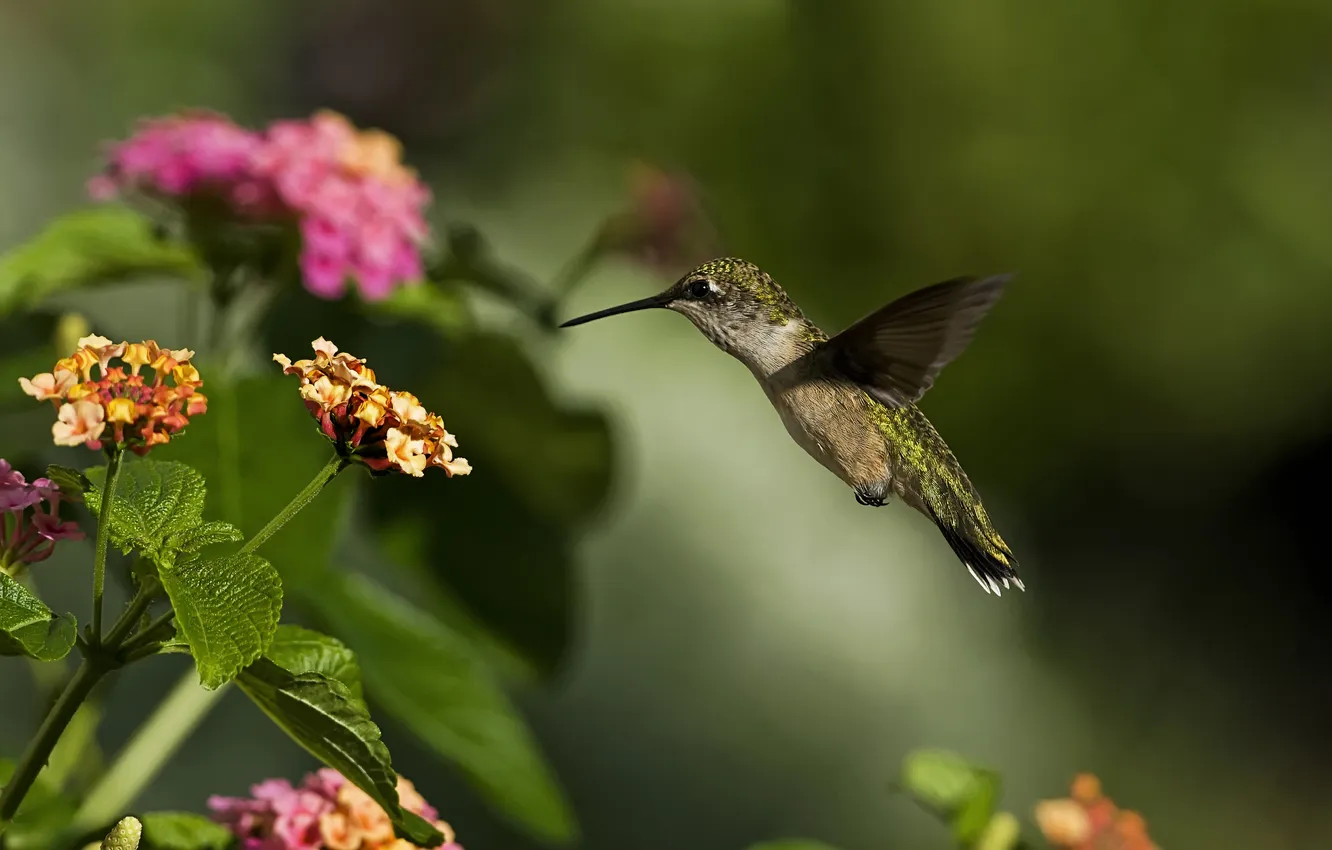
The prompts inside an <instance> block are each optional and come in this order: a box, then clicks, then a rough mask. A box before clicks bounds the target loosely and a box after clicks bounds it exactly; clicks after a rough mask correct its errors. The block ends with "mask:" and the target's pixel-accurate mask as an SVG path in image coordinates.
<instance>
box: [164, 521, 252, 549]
mask: <svg viewBox="0 0 1332 850" xmlns="http://www.w3.org/2000/svg"><path fill="white" fill-rule="evenodd" d="M243 539H245V538H244V535H242V534H241V530H240V529H239V528H237V527H236V526H234V525H232V524H231V523H229V522H204V523H200V524H199V525H196V526H194V527H193V528H186V529H182V530H181V531H175V532H172V533H171V534H169V535H168V536H167V540H166V548H168V549H175V550H177V551H180V552H197V551H199V550H200V549H202V548H204V547H205V546H212V545H213V544H215V543H237V542H239V541H241V540H243Z"/></svg>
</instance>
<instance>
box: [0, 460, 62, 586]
mask: <svg viewBox="0 0 1332 850" xmlns="http://www.w3.org/2000/svg"><path fill="white" fill-rule="evenodd" d="M60 498H61V494H60V488H58V487H56V486H55V484H53V483H51V481H50V479H47V478H38V479H37V480H36V481H33V482H32V483H31V484H29V483H28V482H27V481H26V480H25V479H24V477H23V473H21V472H19V471H18V470H17V469H14V467H12V466H10V465H9V462H8V461H6V460H4V459H3V458H0V570H4V571H5V572H7V573H10V574H11V575H13V574H16V573H17V572H18V571H19V570H20V569H22V568H23V567H24V566H26V565H28V564H35V563H37V562H39V561H45V560H46V559H47V558H49V557H51V552H52V551H53V550H54V549H55V544H56V541H58V540H82V539H83V532H82V531H80V530H79V527H78V525H77V524H76V523H73V522H65V521H62V520H61V519H60V514H59V508H60Z"/></svg>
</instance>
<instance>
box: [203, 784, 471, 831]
mask: <svg viewBox="0 0 1332 850" xmlns="http://www.w3.org/2000/svg"><path fill="white" fill-rule="evenodd" d="M250 795H251V796H250V797H216V796H215V797H210V798H209V799H208V808H209V809H210V810H211V811H212V812H213V819H214V820H216V821H217V822H218V823H221V824H223V825H224V826H226V827H227V828H228V829H229V830H231V832H232V833H233V834H234V835H236V836H237V837H238V838H239V839H240V841H241V843H240V847H241V850H415V848H416V845H414V844H412V843H410V842H409V841H407V840H406V839H403V838H398V837H397V836H396V835H395V834H394V832H393V824H392V823H391V822H390V821H389V817H388V814H387V813H386V812H385V811H384V809H383V808H381V807H380V805H379V804H378V803H376V802H375V801H374V800H373V799H371V798H370V795H368V794H366V793H365V792H364V791H362V790H361V789H360V788H358V787H356V786H355V785H353V784H352V783H350V782H348V781H347V780H346V779H345V778H344V777H343V776H342V774H340V773H338V772H337V771H336V770H333V769H331V768H327V767H325V768H321V769H320V770H318V771H315V772H314V773H310V774H307V775H306V777H305V779H304V780H303V781H302V783H301V785H300V786H299V787H293V786H292V784H291V783H290V782H288V781H287V780H285V779H269V780H267V781H264V782H261V783H259V784H258V785H255V786H253V787H251V788H250ZM398 803H399V805H401V806H402V807H403V808H404V809H406V810H407V811H409V812H412V813H413V814H417V815H420V816H421V817H423V818H425V819H426V820H428V821H430V822H432V823H433V824H434V825H435V828H436V829H438V830H439V831H440V832H442V833H444V840H445V843H444V844H443V845H442V847H441V848H440V850H462V846H461V845H460V844H457V843H456V842H455V841H454V838H455V836H454V834H453V829H452V827H450V826H449V825H448V824H447V823H445V822H444V821H442V820H439V813H438V812H437V811H436V810H435V809H434V808H433V807H431V806H430V805H429V804H428V803H426V801H425V800H424V799H422V797H421V795H420V794H419V793H417V791H416V788H415V787H414V786H413V785H412V783H411V782H410V781H408V780H407V779H405V778H403V777H401V776H399V777H398Z"/></svg>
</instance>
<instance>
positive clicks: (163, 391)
mask: <svg viewBox="0 0 1332 850" xmlns="http://www.w3.org/2000/svg"><path fill="white" fill-rule="evenodd" d="M193 356H194V352H193V351H190V350H189V349H184V348H183V349H179V350H172V349H167V348H161V347H159V346H158V344H157V343H156V342H154V341H153V340H147V341H144V342H134V343H125V342H119V343H112V342H111V340H109V339H107V338H106V337H104V336H85V337H83V338H82V339H80V340H79V341H78V348H77V349H76V350H75V351H74V353H73V354H72V355H70V356H69V357H66V358H63V359H62V360H60V361H58V362H57V363H56V364H55V368H54V369H52V370H51V371H50V372H43V373H42V374H40V375H36V376H34V377H32V378H19V386H21V387H22V388H23V391H24V392H25V393H27V394H28V395H30V396H32V397H33V398H35V399H37V400H38V401H50V402H51V403H52V404H53V405H54V406H55V409H56V422H55V424H54V425H52V426H51V436H52V437H53V438H54V440H55V444H56V445H57V446H87V447H88V448H90V449H93V450H100V449H101V448H102V446H103V444H105V443H107V442H110V443H111V444H112V445H114V446H118V447H123V448H129V449H130V450H131V451H133V452H134V453H135V454H140V455H142V454H147V452H148V450H149V449H151V448H152V447H153V446H156V445H161V444H162V443H165V442H168V441H169V440H170V439H171V437H172V435H174V434H176V433H178V432H179V431H180V430H181V429H182V428H184V427H185V426H186V425H188V424H189V422H190V417H192V416H198V415H200V414H202V413H205V412H206V411H207V410H208V398H207V397H206V396H205V395H204V394H203V393H201V392H199V388H200V387H201V386H203V379H202V378H201V377H199V370H198V369H196V368H194V366H193V365H192V364H191V363H190V358H192V357H193ZM115 360H119V361H120V365H116V366H112V365H111V364H112V361H115ZM127 370H128V371H127Z"/></svg>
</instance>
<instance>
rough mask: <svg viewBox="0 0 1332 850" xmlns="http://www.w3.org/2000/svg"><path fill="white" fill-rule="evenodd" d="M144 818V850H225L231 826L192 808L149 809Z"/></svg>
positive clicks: (142, 819)
mask: <svg viewBox="0 0 1332 850" xmlns="http://www.w3.org/2000/svg"><path fill="white" fill-rule="evenodd" d="M139 820H141V821H142V822H143V844H144V848H145V850H226V848H228V847H230V846H231V844H232V842H233V841H234V840H235V836H233V835H232V834H231V830H229V829H227V828H226V827H224V826H222V825H221V824H217V823H213V822H212V821H210V820H209V819H208V818H206V817H203V816H201V815H196V814H193V813H191V812H149V813H148V814H146V815H143V816H142V817H140V818H139Z"/></svg>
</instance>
